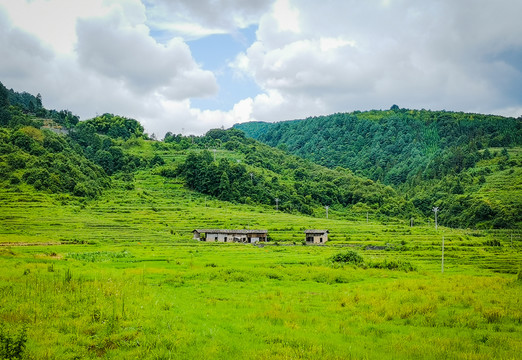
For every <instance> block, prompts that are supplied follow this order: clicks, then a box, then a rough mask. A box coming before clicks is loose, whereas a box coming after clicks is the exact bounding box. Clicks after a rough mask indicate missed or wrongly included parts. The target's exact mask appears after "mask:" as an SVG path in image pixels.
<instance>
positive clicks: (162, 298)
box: [0, 172, 522, 359]
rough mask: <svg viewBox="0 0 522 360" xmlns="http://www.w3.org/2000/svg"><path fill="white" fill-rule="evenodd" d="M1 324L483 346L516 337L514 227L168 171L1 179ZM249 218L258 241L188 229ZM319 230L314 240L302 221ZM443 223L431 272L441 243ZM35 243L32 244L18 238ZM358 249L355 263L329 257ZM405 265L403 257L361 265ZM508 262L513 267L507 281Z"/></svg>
mask: <svg viewBox="0 0 522 360" xmlns="http://www.w3.org/2000/svg"><path fill="white" fill-rule="evenodd" d="M0 214H1V215H0V245H2V246H0V266H1V269H2V272H1V274H0V294H1V296H0V323H1V324H2V326H3V328H2V334H4V338H5V337H7V338H11V339H15V340H16V338H17V336H18V335H17V334H20V333H22V332H25V334H26V336H27V341H26V343H25V345H26V349H25V351H24V353H23V356H24V358H27V359H74V358H107V359H109V358H120V359H125V358H128V359H133V358H147V359H176V358H179V359H187V358H193V359H203V358H204V359H209V358H215V359H234V358H241V359H244V358H252V359H267V358H273V359H288V358H295V359H317V358H323V359H350V358H353V359H364V358H382V359H398V358H405V359H413V358H415V359H417V358H427V359H440V358H452V359H459V358H460V359H491V358H503V359H511V358H513V359H514V358H517V357H518V355H519V354H520V352H521V351H522V340H521V338H520V336H519V334H520V332H521V331H522V311H521V309H522V306H521V302H520V301H521V300H520V299H521V298H522V297H521V296H520V295H521V293H522V292H521V289H522V287H521V286H522V281H521V280H520V273H519V269H520V265H521V262H522V256H521V245H522V242H521V241H522V240H521V234H520V233H519V232H516V231H510V230H505V231H479V230H471V229H466V230H456V229H448V228H444V227H439V229H438V231H435V229H434V227H433V225H431V226H429V225H427V224H425V225H421V226H413V227H410V226H409V222H407V221H401V220H396V219H384V221H383V220H382V219H380V220H377V219H374V218H372V216H371V214H370V216H369V220H368V221H367V220H366V216H365V214H354V216H353V219H354V220H346V219H345V218H344V217H342V218H341V216H340V215H339V214H336V213H335V211H333V212H331V213H330V216H329V219H325V218H314V217H306V216H297V215H291V214H286V213H281V212H277V211H275V210H274V209H272V208H270V207H261V206H246V205H234V204H230V203H226V202H220V201H217V200H214V199H211V198H208V197H204V196H202V195H199V194H197V193H193V192H190V191H187V190H185V189H184V188H183V186H182V184H181V183H180V182H177V181H176V180H165V179H164V178H161V177H159V176H156V175H151V173H150V172H141V173H139V174H137V175H136V179H135V182H134V189H133V190H126V189H125V188H124V185H123V183H121V184H120V183H119V182H118V180H114V183H113V188H112V189H111V190H109V191H107V192H106V193H105V194H104V195H103V197H102V198H99V199H97V200H91V201H79V200H77V199H75V198H72V197H68V196H64V195H50V194H45V193H37V192H34V190H31V189H30V188H28V187H27V188H26V187H24V186H23V185H19V186H18V187H10V188H3V189H1V190H0ZM207 227H208V228H262V229H267V230H268V232H269V235H270V237H271V241H270V243H269V244H266V245H265V246H259V247H256V246H252V245H237V244H215V243H198V242H197V241H195V240H192V230H193V229H194V228H207ZM307 228H326V229H329V230H330V233H331V237H330V239H331V241H329V242H328V243H327V245H326V246H303V245H302V244H301V243H302V240H303V238H304V235H303V230H304V229H307ZM443 237H444V244H445V249H444V273H443V274H442V273H441V244H442V238H443ZM29 244H38V245H39V246H18V245H29ZM349 250H355V251H357V252H358V253H359V254H360V255H361V256H362V257H363V259H364V264H362V265H359V266H357V265H355V264H351V263H347V264H342V263H341V264H339V263H334V262H332V260H331V259H332V256H333V255H335V254H339V253H345V252H347V251H349ZM394 261H395V262H403V263H408V264H411V265H412V267H413V268H414V270H413V271H401V270H399V269H395V270H390V269H388V268H372V267H371V266H370V265H371V264H383V263H386V264H389V263H391V262H394ZM517 273H518V274H519V275H518V280H517Z"/></svg>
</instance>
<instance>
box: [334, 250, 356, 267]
mask: <svg viewBox="0 0 522 360" xmlns="http://www.w3.org/2000/svg"><path fill="white" fill-rule="evenodd" d="M330 260H331V261H332V262H334V263H341V264H354V265H360V264H362V263H363V262H364V259H363V257H362V256H361V255H359V254H358V253H357V252H356V251H353V250H347V251H343V252H340V253H338V254H335V255H334V256H332V257H331V258H330Z"/></svg>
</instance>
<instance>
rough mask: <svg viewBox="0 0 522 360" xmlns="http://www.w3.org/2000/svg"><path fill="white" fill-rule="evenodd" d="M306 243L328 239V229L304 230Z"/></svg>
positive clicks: (322, 242) (318, 242) (321, 242)
mask: <svg viewBox="0 0 522 360" xmlns="http://www.w3.org/2000/svg"><path fill="white" fill-rule="evenodd" d="M305 235H306V243H307V244H324V243H325V242H327V241H328V230H314V229H311V230H305Z"/></svg>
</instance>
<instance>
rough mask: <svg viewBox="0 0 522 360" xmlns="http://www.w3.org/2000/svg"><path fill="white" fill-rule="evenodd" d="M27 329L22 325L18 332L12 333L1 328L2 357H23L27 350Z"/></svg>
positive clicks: (0, 344) (0, 355)
mask: <svg viewBox="0 0 522 360" xmlns="http://www.w3.org/2000/svg"><path fill="white" fill-rule="evenodd" d="M26 341H27V331H26V329H25V327H22V328H21V329H20V330H19V331H18V334H16V335H10V334H9V333H7V332H6V331H5V330H4V328H0V358H1V359H21V358H22V355H23V353H24V351H25V343H26Z"/></svg>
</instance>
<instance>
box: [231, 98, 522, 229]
mask: <svg viewBox="0 0 522 360" xmlns="http://www.w3.org/2000/svg"><path fill="white" fill-rule="evenodd" d="M235 128H237V129H240V130H242V131H244V132H245V133H246V135H247V136H250V137H252V138H255V139H257V140H260V141H262V142H264V143H266V144H268V145H271V146H275V147H279V148H281V149H284V150H288V151H289V152H290V153H292V154H295V155H298V156H300V157H303V158H306V159H310V160H312V161H314V162H316V163H318V164H322V165H325V166H328V167H331V168H335V167H337V166H341V167H344V168H348V169H350V170H352V171H353V172H354V173H355V174H357V175H362V176H366V177H368V178H370V179H372V180H374V181H379V182H382V183H385V184H389V185H392V186H394V187H395V188H396V189H399V190H400V191H401V192H402V193H403V194H405V196H406V197H407V198H408V199H410V200H411V201H412V202H413V204H414V205H415V206H416V208H417V209H419V210H421V211H422V212H423V213H424V214H425V215H428V214H430V212H431V210H432V208H433V207H434V206H438V207H439V208H440V213H439V215H440V217H441V219H442V221H444V222H445V224H447V225H451V226H459V227H467V226H485V227H512V226H520V224H521V222H522V190H521V189H522V167H521V166H522V162H521V144H522V118H520V117H519V118H506V117H501V116H494V115H482V114H468V113H461V112H459V113H456V112H447V111H428V110H408V109H399V108H398V107H397V106H393V107H392V108H391V109H390V110H387V111H377V110H372V111H367V112H359V111H356V112H352V113H339V114H333V115H329V116H321V117H313V118H307V119H304V120H293V121H286V122H279V123H262V122H253V123H245V124H238V125H235ZM517 224H518V225H517Z"/></svg>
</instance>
